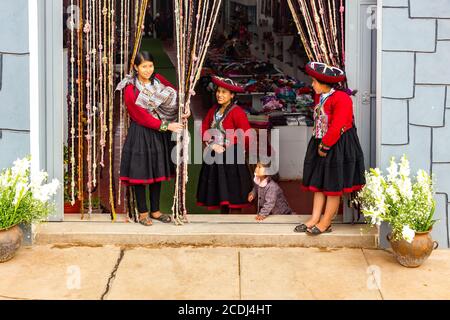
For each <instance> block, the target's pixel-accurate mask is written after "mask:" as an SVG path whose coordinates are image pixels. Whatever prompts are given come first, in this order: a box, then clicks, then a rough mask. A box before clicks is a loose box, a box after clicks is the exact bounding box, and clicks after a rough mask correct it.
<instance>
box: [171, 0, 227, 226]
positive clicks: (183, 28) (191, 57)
mask: <svg viewBox="0 0 450 320" xmlns="http://www.w3.org/2000/svg"><path fill="white" fill-rule="evenodd" d="M220 5H221V0H214V1H208V0H204V1H198V2H196V3H194V2H193V1H187V0H184V1H183V0H176V1H175V17H176V21H175V23H176V31H177V32H176V39H177V58H178V59H177V71H178V92H179V93H178V95H179V100H178V103H179V119H180V121H182V123H183V124H184V125H185V128H184V130H183V134H182V135H177V162H176V163H177V168H176V169H177V170H176V180H175V192H174V203H173V206H172V216H173V218H174V222H175V224H177V225H182V224H183V223H184V222H187V210H186V184H187V181H188V171H187V162H188V154H189V153H188V151H189V140H188V134H187V119H185V118H183V116H187V115H190V99H191V97H192V96H193V95H195V91H194V88H195V84H196V82H197V80H198V79H199V76H200V72H201V68H202V65H203V62H204V58H205V56H206V51H207V49H208V47H209V43H210V39H211V35H212V32H213V29H214V25H215V23H216V21H217V16H218V12H219V10H220ZM194 13H195V15H194Z"/></svg>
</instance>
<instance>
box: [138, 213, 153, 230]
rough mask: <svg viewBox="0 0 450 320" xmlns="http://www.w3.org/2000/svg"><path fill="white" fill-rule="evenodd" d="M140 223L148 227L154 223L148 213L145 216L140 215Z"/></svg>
mask: <svg viewBox="0 0 450 320" xmlns="http://www.w3.org/2000/svg"><path fill="white" fill-rule="evenodd" d="M139 223H140V224H142V225H144V226H146V227H148V226H151V225H152V224H153V222H152V219H150V217H149V216H148V214H147V215H145V216H144V217H142V218H141V217H139Z"/></svg>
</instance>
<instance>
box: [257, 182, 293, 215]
mask: <svg viewBox="0 0 450 320" xmlns="http://www.w3.org/2000/svg"><path fill="white" fill-rule="evenodd" d="M267 179H268V183H267V185H265V186H264V187H261V186H260V185H258V184H257V183H255V184H254V187H253V190H252V193H253V195H254V196H255V198H257V201H258V205H257V213H258V214H259V215H263V216H268V215H269V214H291V213H292V210H291V208H290V207H289V204H288V202H287V200H286V198H285V196H284V194H283V190H281V188H280V186H279V185H278V184H277V183H276V182H275V181H273V180H272V179H270V178H267ZM263 185H264V184H263Z"/></svg>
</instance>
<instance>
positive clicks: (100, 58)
mask: <svg viewBox="0 0 450 320" xmlns="http://www.w3.org/2000/svg"><path fill="white" fill-rule="evenodd" d="M104 25H105V14H104V4H103V3H102V1H101V0H99V2H98V33H99V45H98V64H99V69H100V75H99V77H98V82H99V86H100V101H99V111H100V112H99V120H100V166H101V167H102V168H104V167H105V162H104V157H105V145H106V142H105V119H104V115H105V111H104V110H105V106H104V101H105V86H104V78H105V70H104V69H105V63H104V48H105V45H104V42H103V35H104V32H103V28H104Z"/></svg>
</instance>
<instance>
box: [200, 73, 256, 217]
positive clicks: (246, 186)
mask: <svg viewBox="0 0 450 320" xmlns="http://www.w3.org/2000/svg"><path fill="white" fill-rule="evenodd" d="M212 81H213V82H214V84H216V85H217V91H216V98H217V102H218V104H216V105H214V106H213V107H212V108H211V109H210V110H209V111H208V113H207V115H206V117H205V118H204V119H203V122H202V132H201V134H202V138H203V141H204V142H205V145H206V149H205V152H204V157H203V164H202V168H201V171H200V177H199V182H198V188H197V205H199V206H205V207H207V208H208V209H210V210H213V209H219V208H221V210H222V213H229V212H230V210H231V211H232V212H233V211H234V212H235V211H239V210H240V209H241V208H244V207H248V206H250V205H251V204H250V203H249V202H248V200H247V196H248V194H249V193H250V191H251V190H252V187H253V183H252V178H251V173H250V170H249V169H248V167H247V165H246V163H245V155H244V154H245V149H247V147H248V144H249V138H250V137H249V136H248V135H247V134H248V133H249V131H248V130H249V129H250V124H249V122H248V119H247V115H246V114H245V112H244V111H243V110H242V109H241V107H239V106H238V105H236V104H235V102H234V97H235V93H237V92H244V89H243V88H242V87H241V86H239V85H238V84H237V83H235V82H234V81H232V80H231V79H225V78H220V77H216V76H214V77H212ZM239 129H240V130H239ZM235 130H238V131H235ZM239 133H240V134H244V136H243V137H241V138H239ZM239 142H242V143H239ZM242 144H244V145H242Z"/></svg>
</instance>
